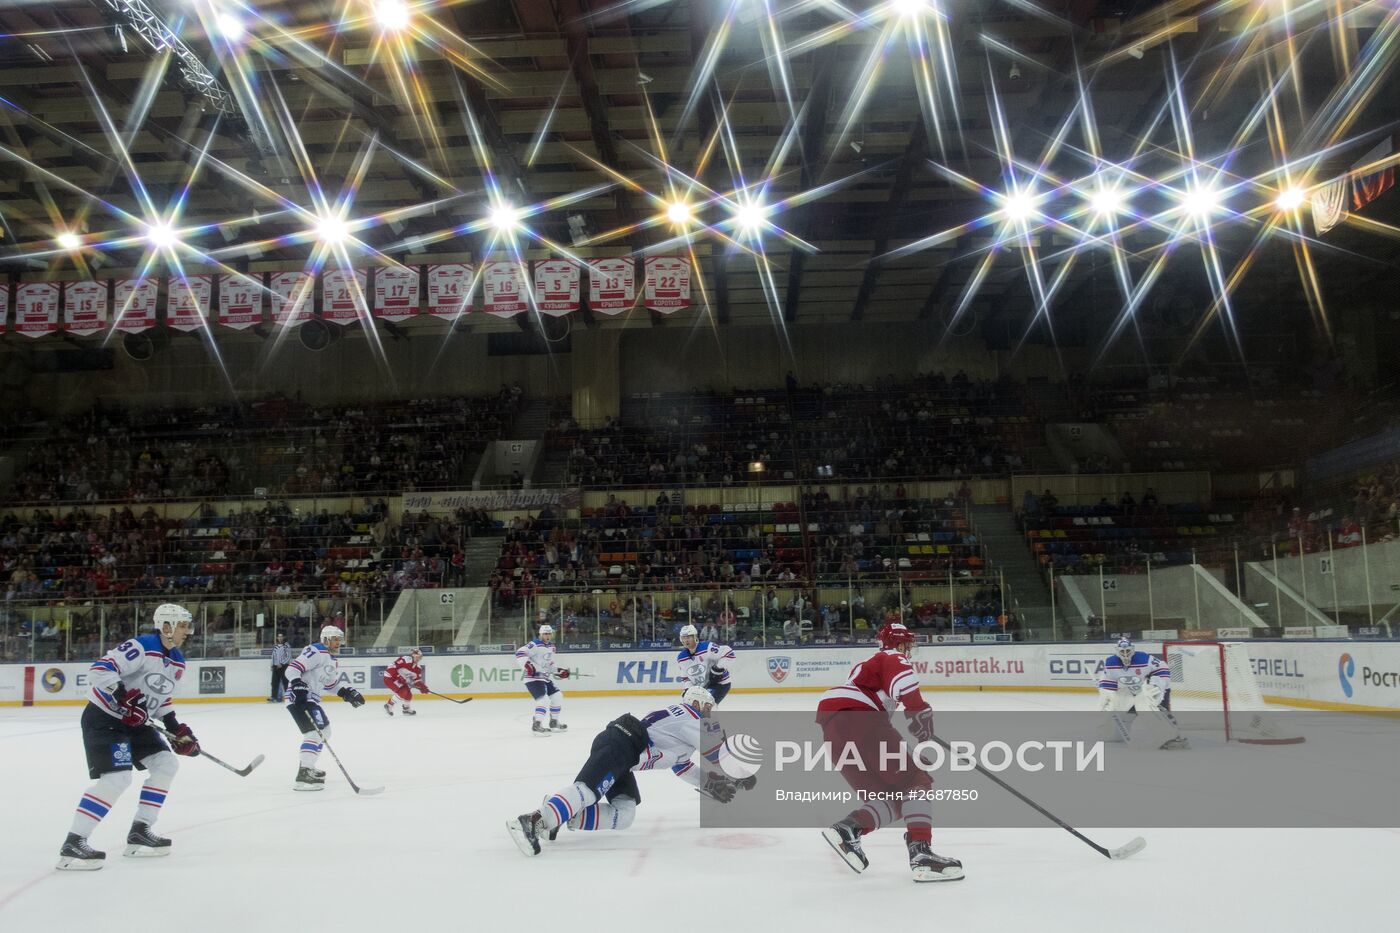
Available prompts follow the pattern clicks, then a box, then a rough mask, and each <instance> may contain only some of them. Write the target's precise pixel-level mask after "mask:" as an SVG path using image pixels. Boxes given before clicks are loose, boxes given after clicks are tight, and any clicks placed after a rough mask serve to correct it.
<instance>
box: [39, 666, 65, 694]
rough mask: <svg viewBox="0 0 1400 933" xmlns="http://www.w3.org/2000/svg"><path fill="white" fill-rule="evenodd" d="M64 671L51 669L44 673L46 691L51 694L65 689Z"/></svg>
mask: <svg viewBox="0 0 1400 933" xmlns="http://www.w3.org/2000/svg"><path fill="white" fill-rule="evenodd" d="M63 684H64V678H63V671H61V670H59V669H58V668H56V667H51V668H49V669H48V670H46V671H44V689H45V690H47V691H48V692H49V693H57V692H58V691H60V690H62V689H63Z"/></svg>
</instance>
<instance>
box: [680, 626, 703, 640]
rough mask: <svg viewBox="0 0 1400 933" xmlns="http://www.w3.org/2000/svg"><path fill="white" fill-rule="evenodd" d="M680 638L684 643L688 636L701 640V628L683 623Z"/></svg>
mask: <svg viewBox="0 0 1400 933" xmlns="http://www.w3.org/2000/svg"><path fill="white" fill-rule="evenodd" d="M680 638H681V644H683V645H684V644H685V640H686V638H693V639H695V640H696V641H697V642H698V641H699V640H700V630H699V629H697V628H696V627H695V626H693V625H689V624H687V625H682V626H681V635H680Z"/></svg>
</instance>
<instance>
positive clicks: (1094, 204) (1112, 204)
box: [1089, 186, 1127, 217]
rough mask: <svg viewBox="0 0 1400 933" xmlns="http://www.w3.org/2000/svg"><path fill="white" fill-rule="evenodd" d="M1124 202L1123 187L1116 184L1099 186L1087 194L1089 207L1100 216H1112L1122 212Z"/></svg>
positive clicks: (1125, 199)
mask: <svg viewBox="0 0 1400 933" xmlns="http://www.w3.org/2000/svg"><path fill="white" fill-rule="evenodd" d="M1126 203H1127V197H1126V196H1125V195H1124V194H1123V189H1121V188H1119V187H1117V186H1108V187H1103V188H1099V189H1098V190H1096V191H1095V192H1094V193H1093V194H1091V195H1089V207H1091V208H1092V209H1093V211H1094V213H1095V214H1098V215H1099V216H1100V217H1112V216H1113V215H1114V214H1118V213H1122V211H1123V207H1124V205H1125V204H1126Z"/></svg>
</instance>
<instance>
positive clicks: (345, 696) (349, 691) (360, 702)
mask: <svg viewBox="0 0 1400 933" xmlns="http://www.w3.org/2000/svg"><path fill="white" fill-rule="evenodd" d="M335 695H336V696H338V697H340V698H341V699H342V700H344V701H345V702H346V703H349V704H350V708H351V709H359V708H360V707H361V706H364V705H365V698H364V697H362V696H360V691H358V690H356V689H355V688H354V687H341V688H340V689H339V690H337V691H336V692H335Z"/></svg>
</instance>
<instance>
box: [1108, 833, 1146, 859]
mask: <svg viewBox="0 0 1400 933" xmlns="http://www.w3.org/2000/svg"><path fill="white" fill-rule="evenodd" d="M1145 848H1147V840H1146V839H1144V838H1142V837H1141V836H1138V837H1137V838H1136V839H1134V840H1132V841H1131V842H1128V843H1126V844H1124V845H1121V846H1119V847H1118V848H1116V849H1109V850H1108V857H1109V858H1111V859H1114V860H1118V859H1125V858H1131V857H1133V856H1134V855H1137V854H1138V853H1139V852H1141V851H1142V850H1143V849H1145Z"/></svg>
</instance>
